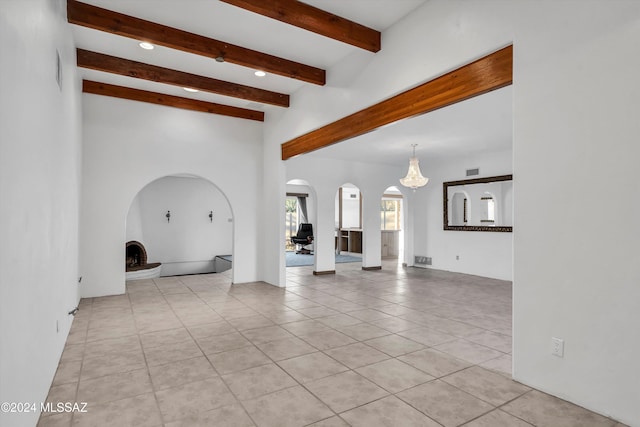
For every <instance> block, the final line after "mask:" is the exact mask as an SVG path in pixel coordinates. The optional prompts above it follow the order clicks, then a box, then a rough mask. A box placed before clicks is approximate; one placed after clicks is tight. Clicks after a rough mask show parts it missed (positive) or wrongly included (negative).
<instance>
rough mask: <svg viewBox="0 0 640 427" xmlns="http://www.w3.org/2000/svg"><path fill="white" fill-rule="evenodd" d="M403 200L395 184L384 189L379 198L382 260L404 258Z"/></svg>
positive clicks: (396, 260) (389, 261) (399, 259)
mask: <svg viewBox="0 0 640 427" xmlns="http://www.w3.org/2000/svg"><path fill="white" fill-rule="evenodd" d="M404 229H405V227H404V200H403V197H402V193H401V192H400V190H399V189H398V187H396V186H391V187H388V188H387V189H386V190H384V193H383V194H382V198H381V200H380V234H381V240H382V242H381V245H380V247H381V257H382V261H383V262H385V261H386V262H388V263H390V264H391V263H394V261H395V263H402V261H403V259H404Z"/></svg>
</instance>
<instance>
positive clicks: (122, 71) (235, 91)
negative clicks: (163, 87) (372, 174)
mask: <svg viewBox="0 0 640 427" xmlns="http://www.w3.org/2000/svg"><path fill="white" fill-rule="evenodd" d="M77 57H78V67H82V68H89V69H92V70H98V71H104V72H107V73H113V74H119V75H122V76H128V77H135V78H138V79H144V80H150V81H154V82H158V83H166V84H170V85H175V86H180V87H188V88H193V89H198V90H202V91H205V92H211V93H216V94H219V95H225V96H231V97H234V98H242V99H247V100H250V101H255V102H262V103H265V104H271V105H276V106H279V107H288V106H289V95H286V94H283V93H277V92H272V91H268V90H264V89H258V88H255V87H251V86H245V85H240V84H236V83H230V82H225V81H222V80H217V79H212V78H210V77H204V76H199V75H196V74H191V73H185V72H183V71H177V70H172V69H169V68H163V67H158V66H155V65H150V64H145V63H142V62H137V61H131V60H129V59H124V58H118V57H115V56H110V55H105V54H102V53H97V52H91V51H88V50H84V49H78V50H77Z"/></svg>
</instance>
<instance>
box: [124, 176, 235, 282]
mask: <svg viewBox="0 0 640 427" xmlns="http://www.w3.org/2000/svg"><path fill="white" fill-rule="evenodd" d="M136 208H137V209H136ZM168 210H169V211H170V212H171V220H170V221H169V222H167V219H166V216H165V215H166V212H167V211H168ZM210 211H213V221H211V220H210V219H209V212H210ZM130 223H131V225H132V227H130V226H129V225H130ZM138 230H141V231H142V233H137V231H138ZM126 233H127V237H126V240H127V241H130V240H137V239H136V238H135V237H136V235H142V236H144V238H143V239H142V240H139V241H140V242H141V243H142V244H143V245H144V246H145V249H146V251H147V262H149V263H152V262H161V263H162V273H161V275H162V276H172V275H179V274H196V273H210V272H213V271H215V268H214V263H213V260H214V258H215V257H216V256H217V255H230V254H231V251H232V243H233V240H232V239H233V222H232V216H231V209H230V207H229V203H228V202H227V200H226V199H225V197H224V195H223V194H222V193H221V192H220V191H219V190H218V189H217V188H216V187H215V186H214V185H212V184H211V183H210V182H208V181H205V180H203V179H198V178H186V177H165V178H160V179H158V180H156V181H153V182H152V183H150V184H149V185H147V186H146V187H144V188H143V189H142V190H141V191H140V192H139V193H138V195H137V196H136V198H135V199H134V201H133V203H132V205H131V209H130V210H129V215H128V216H127V227H126Z"/></svg>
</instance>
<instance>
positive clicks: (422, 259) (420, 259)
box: [413, 256, 431, 266]
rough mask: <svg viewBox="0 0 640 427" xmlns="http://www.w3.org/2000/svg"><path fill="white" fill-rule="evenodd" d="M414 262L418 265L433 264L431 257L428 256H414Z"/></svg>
mask: <svg viewBox="0 0 640 427" xmlns="http://www.w3.org/2000/svg"><path fill="white" fill-rule="evenodd" d="M413 263H414V264H415V265H417V266H422V265H431V257H427V256H415V257H414V258H413Z"/></svg>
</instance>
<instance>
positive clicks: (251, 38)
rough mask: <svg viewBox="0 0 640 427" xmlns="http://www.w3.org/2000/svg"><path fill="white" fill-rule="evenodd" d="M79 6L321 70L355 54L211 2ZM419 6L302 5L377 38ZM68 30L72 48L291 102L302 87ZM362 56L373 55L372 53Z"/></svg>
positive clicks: (380, 0) (401, 2)
mask: <svg viewBox="0 0 640 427" xmlns="http://www.w3.org/2000/svg"><path fill="white" fill-rule="evenodd" d="M81 1H83V2H84V3H88V4H92V5H94V6H98V7H102V8H105V9H109V10H113V11H116V12H120V13H124V14H127V15H131V16H135V17H137V18H141V19H145V20H148V21H153V22H156V23H159V24H163V25H167V26H170V27H174V28H179V29H181V30H185V31H189V32H192V33H196V34H200V35H203V36H206V37H210V38H213V39H217V40H221V41H225V42H228V43H232V44H236V45H239V46H242V47H246V48H249V49H254V50H258V51H261V52H264V53H268V54H271V55H276V56H279V57H282V58H285V59H289V60H293V61H297V62H301V63H303V64H306V65H311V66H314V67H319V68H322V69H325V70H326V69H328V68H330V67H331V66H332V65H334V64H336V63H337V62H338V61H340V60H341V59H343V58H345V57H346V56H347V55H349V54H350V53H352V52H354V51H356V50H359V49H358V48H356V47H353V46H351V45H347V44H345V43H342V42H339V41H336V40H333V39H329V38H327V37H323V36H320V35H318V34H315V33H312V32H309V31H305V30H303V29H300V28H297V27H294V26H291V25H287V24H285V23H282V22H279V21H276V20H273V19H270V18H267V17H264V16H261V15H258V14H255V13H252V12H248V11H246V10H243V9H240V8H238V7H235V6H232V5H229V4H226V3H223V2H221V1H218V0H179V1H177V0H135V1H132V0H81ZM424 2H425V0H349V1H344V0H307V1H305V3H309V4H311V5H313V6H315V7H318V8H321V9H323V10H326V11H328V12H331V13H335V14H337V15H339V16H342V17H344V18H347V19H351V20H354V21H355V22H358V23H360V24H363V25H367V26H370V27H372V28H374V29H376V30H379V31H383V30H384V29H386V28H388V27H389V26H391V25H393V24H394V23H395V22H397V21H398V20H400V19H401V18H402V17H403V16H405V15H407V14H408V13H410V12H411V11H412V10H414V9H415V8H416V7H418V6H420V5H421V4H422V3H424ZM72 27H73V35H74V38H75V41H76V45H77V47H79V48H82V49H86V50H92V51H95V52H100V53H105V54H108V55H113V56H118V57H121V58H126V59H130V60H134V61H139V62H144V63H148V64H153V65H158V66H162V67H166V68H173V69H176V70H180V71H185V72H189V73H193V74H199V75H203V76H207V77H212V78H216V79H220V80H225V81H229V82H233V83H239V84H243V85H249V86H254V87H258V88H262V89H267V90H272V91H276V92H281V93H286V94H291V95H292V96H293V94H294V93H295V91H296V90H298V89H299V88H301V87H302V86H303V85H306V84H310V83H305V82H301V81H299V80H294V79H290V78H287V77H282V76H278V75H273V74H269V75H267V76H266V77H263V78H259V77H256V76H254V75H253V72H254V71H255V70H252V69H249V68H245V67H241V66H238V65H234V64H231V63H227V62H225V63H218V62H216V61H215V60H213V59H211V58H205V57H202V56H199V55H194V54H190V53H186V52H182V51H177V50H174V49H169V48H165V47H162V46H156V47H155V49H153V50H150V51H148V50H144V49H142V48H140V47H139V46H138V42H139V41H137V40H133V39H129V38H126V37H120V36H117V35H113V34H109V33H105V32H102V31H97V30H92V29H89V28H84V27H80V26H78V25H73V26H72ZM370 54H371V55H375V54H374V53H370ZM81 76H82V77H83V78H85V79H87V80H95V81H99V82H103V83H110V84H116V85H121V86H127V87H132V88H136V89H143V90H149V91H155V92H160V93H165V94H169V95H176V96H183V97H187V98H194V99H200V100H203V101H209V102H219V103H223V104H227V105H233V106H237V107H245V108H251V109H259V110H264V111H266V112H267V114H268V111H269V109H274V108H275V109H277V108H280V107H273V106H268V105H261V104H259V103H255V102H252V101H247V100H242V99H238V98H231V97H226V96H221V95H215V94H210V93H205V92H199V93H196V94H190V93H188V92H186V91H184V90H183V89H181V88H179V87H176V86H171V85H166V84H161V83H155V82H150V81H145V80H141V79H135V78H131V77H125V76H118V75H114V74H109V73H104V72H101V71H94V70H86V69H81Z"/></svg>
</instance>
